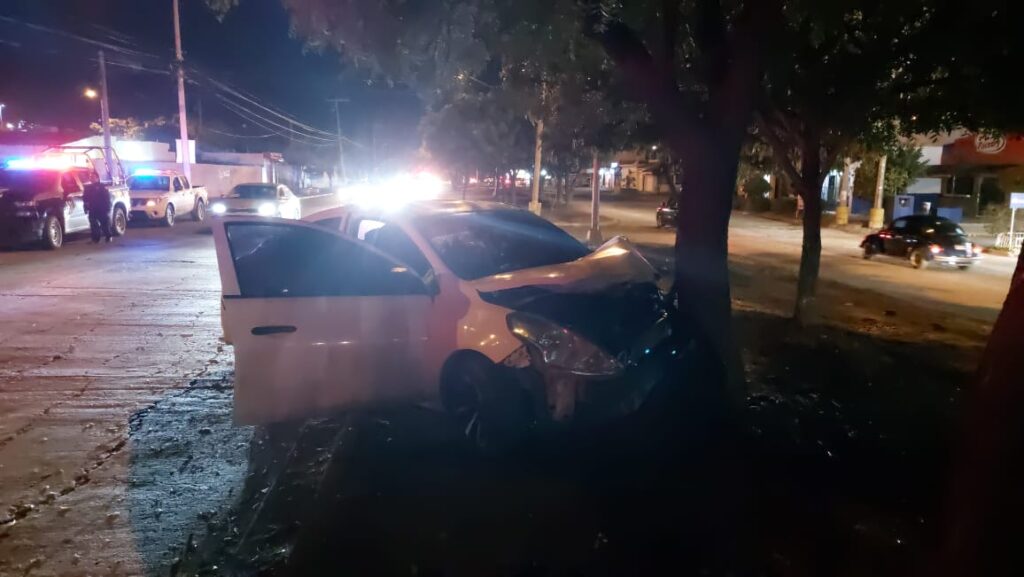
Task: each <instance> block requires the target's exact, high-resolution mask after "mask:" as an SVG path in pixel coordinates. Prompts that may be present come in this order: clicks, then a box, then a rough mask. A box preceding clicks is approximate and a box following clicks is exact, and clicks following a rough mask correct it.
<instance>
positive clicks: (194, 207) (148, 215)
mask: <svg viewBox="0 0 1024 577" xmlns="http://www.w3.org/2000/svg"><path fill="white" fill-rule="evenodd" d="M128 189H129V190H130V193H131V197H132V218H134V219H138V220H149V221H153V222H159V223H160V224H163V225H164V226H174V223H175V221H176V220H177V218H178V216H179V215H186V214H190V215H191V216H192V220H194V221H196V222H203V221H204V220H206V205H207V203H208V202H209V198H208V197H207V194H206V189H205V188H204V187H202V186H194V185H193V184H192V183H190V182H189V181H188V179H187V178H185V177H184V176H183V175H180V174H178V173H176V172H174V171H171V170H150V169H140V170H136V171H135V172H134V173H133V174H132V176H131V177H130V178H129V179H128Z"/></svg>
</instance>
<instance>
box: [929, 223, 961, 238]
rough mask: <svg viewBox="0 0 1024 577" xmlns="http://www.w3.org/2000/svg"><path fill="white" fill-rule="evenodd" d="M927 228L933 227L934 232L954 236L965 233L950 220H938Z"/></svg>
mask: <svg viewBox="0 0 1024 577" xmlns="http://www.w3.org/2000/svg"><path fill="white" fill-rule="evenodd" d="M929 228H933V229H934V230H935V234H938V235H945V236H954V235H963V234H966V233H965V232H964V229H962V228H960V225H958V224H957V223H955V222H953V221H951V220H940V221H939V222H937V223H935V224H934V225H933V226H932V227H929Z"/></svg>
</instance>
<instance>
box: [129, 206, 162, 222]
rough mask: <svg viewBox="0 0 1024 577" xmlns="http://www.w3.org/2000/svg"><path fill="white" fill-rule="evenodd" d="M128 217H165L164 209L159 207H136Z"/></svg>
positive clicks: (157, 218) (145, 218)
mask: <svg viewBox="0 0 1024 577" xmlns="http://www.w3.org/2000/svg"><path fill="white" fill-rule="evenodd" d="M128 218H130V219H132V220H135V219H139V220H161V219H163V218H164V209H162V208H159V207H153V208H141V207H135V208H132V210H131V214H129V216H128Z"/></svg>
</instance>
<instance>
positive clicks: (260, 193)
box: [211, 182, 302, 219]
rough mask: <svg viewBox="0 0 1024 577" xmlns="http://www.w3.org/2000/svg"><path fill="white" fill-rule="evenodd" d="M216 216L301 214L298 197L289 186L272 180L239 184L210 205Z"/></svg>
mask: <svg viewBox="0 0 1024 577" xmlns="http://www.w3.org/2000/svg"><path fill="white" fill-rule="evenodd" d="M211 209H212V210H213V214H214V215H216V216H224V215H258V216H264V217H269V216H276V217H280V218H291V219H297V218H299V217H300V216H302V206H301V204H300V201H299V198H298V197H297V196H295V193H293V192H292V191H291V189H290V188H288V187H287V186H285V185H283V184H275V183H272V182H267V183H264V182H254V183H249V184H239V185H238V186H235V187H234V188H232V189H231V191H230V192H228V194H227V195H226V196H223V197H221V198H219V199H217V200H216V201H214V203H213V206H212V207H211Z"/></svg>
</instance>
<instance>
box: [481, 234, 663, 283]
mask: <svg viewBox="0 0 1024 577" xmlns="http://www.w3.org/2000/svg"><path fill="white" fill-rule="evenodd" d="M657 280H658V273H657V271H655V270H654V267H652V266H651V264H650V263H649V262H647V259H645V258H644V257H643V255H641V254H640V252H639V251H637V249H636V247H634V246H633V244H632V243H630V242H629V241H628V240H626V239H625V238H624V237H621V236H617V237H615V238H613V239H611V240H609V241H608V242H606V243H604V244H603V245H601V246H600V247H599V248H598V249H597V250H595V251H594V252H592V253H590V254H588V255H587V256H585V257H583V258H580V259H577V260H574V261H571V262H567V263H561V264H554V265H549V266H542V267H536V268H528V269H523V270H517V271H513V272H507V273H501V274H496V275H493V276H488V277H484V278H481V279H477V280H475V281H471V282H470V283H469V285H470V286H471V287H472V288H473V289H475V290H477V291H479V292H480V293H488V292H496V291H501V290H505V289H513V288H519V287H525V286H533V287H543V288H546V289H548V290H551V291H555V292H592V291H598V290H601V289H604V288H607V287H610V286H614V285H620V284H626V283H654V282H656V281H657Z"/></svg>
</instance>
